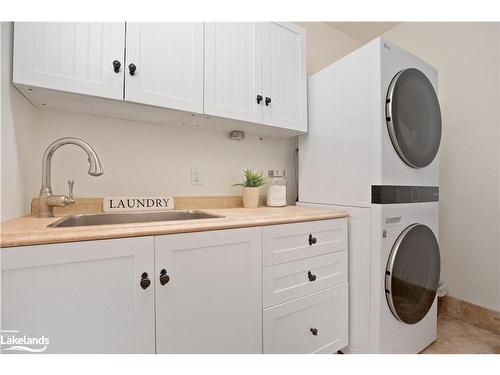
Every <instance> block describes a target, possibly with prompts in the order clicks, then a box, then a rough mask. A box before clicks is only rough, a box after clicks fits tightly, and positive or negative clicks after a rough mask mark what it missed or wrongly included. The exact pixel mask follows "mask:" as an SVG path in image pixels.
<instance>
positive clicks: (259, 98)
mask: <svg viewBox="0 0 500 375" xmlns="http://www.w3.org/2000/svg"><path fill="white" fill-rule="evenodd" d="M262 99H264V98H263V97H262V95H257V104H260V102H261V101H262Z"/></svg>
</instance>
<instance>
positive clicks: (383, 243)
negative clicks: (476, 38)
mask: <svg viewBox="0 0 500 375" xmlns="http://www.w3.org/2000/svg"><path fill="white" fill-rule="evenodd" d="M437 79H438V75H437V71H436V69H434V68H433V67H431V66H429V65H428V64H426V63H425V62H424V61H422V60H420V59H419V58H417V57H415V56H413V55H411V54H410V53H408V52H406V51H404V50H402V49H400V48H398V47H397V46H395V45H393V44H391V43H389V42H387V41H384V40H383V39H380V38H379V39H375V40H374V41H372V42H370V43H368V44H367V45H365V46H363V47H362V48H360V49H359V50H357V51H355V52H353V53H352V54H350V55H348V56H346V57H344V58H343V59H341V60H339V61H338V62H336V63H335V64H333V65H330V66H329V67H327V68H325V69H323V70H321V71H320V72H318V73H316V74H314V75H313V76H311V77H310V78H309V87H308V90H309V91H308V97H309V107H308V111H309V132H308V133H307V134H305V135H303V136H301V137H300V139H299V202H300V203H299V204H300V205H303V206H315V207H325V208H335V209H341V210H344V211H347V212H348V213H349V215H350V219H349V220H350V226H349V346H348V347H347V348H345V349H344V352H347V353H418V352H420V351H421V350H423V349H424V348H425V347H427V346H428V345H429V344H431V343H432V342H433V341H434V340H435V339H436V335H437V298H436V292H437V287H438V283H439V274H440V254H439V246H438V241H437V238H438V200H439V199H438V198H439V187H438V181H439V179H438V172H439V171H438V167H439V162H438V149H439V144H440V140H441V112H440V108H439V102H438V99H437V95H436V92H437Z"/></svg>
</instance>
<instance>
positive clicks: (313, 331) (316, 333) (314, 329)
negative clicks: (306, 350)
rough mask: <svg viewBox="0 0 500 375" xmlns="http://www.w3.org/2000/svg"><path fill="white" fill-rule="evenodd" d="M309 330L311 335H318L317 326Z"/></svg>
mask: <svg viewBox="0 0 500 375" xmlns="http://www.w3.org/2000/svg"><path fill="white" fill-rule="evenodd" d="M309 331H311V333H312V335H313V336H318V329H317V328H311V329H310V330H309Z"/></svg>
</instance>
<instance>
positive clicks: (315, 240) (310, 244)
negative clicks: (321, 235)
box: [309, 234, 318, 246]
mask: <svg viewBox="0 0 500 375" xmlns="http://www.w3.org/2000/svg"><path fill="white" fill-rule="evenodd" d="M316 242H318V239H317V238H316V237H313V235H312V234H309V246H312V245H314V244H315V243H316Z"/></svg>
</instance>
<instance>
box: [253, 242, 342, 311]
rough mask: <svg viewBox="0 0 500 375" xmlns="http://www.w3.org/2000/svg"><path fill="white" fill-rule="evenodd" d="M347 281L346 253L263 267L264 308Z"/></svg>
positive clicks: (339, 252)
mask: <svg viewBox="0 0 500 375" xmlns="http://www.w3.org/2000/svg"><path fill="white" fill-rule="evenodd" d="M346 281H347V250H344V251H338V252H335V253H331V254H326V255H320V256H316V257H312V258H307V259H303V260H298V261H295V262H288V263H284V264H278V265H276V266H270V267H266V268H264V274H263V284H264V285H263V301H264V307H269V306H273V305H276V304H278V303H283V302H286V301H289V300H291V299H294V298H297V297H302V296H305V295H306V294H309V293H313V292H317V291H318V290H321V289H326V288H329V287H332V286H334V285H337V284H340V283H343V282H346Z"/></svg>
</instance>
